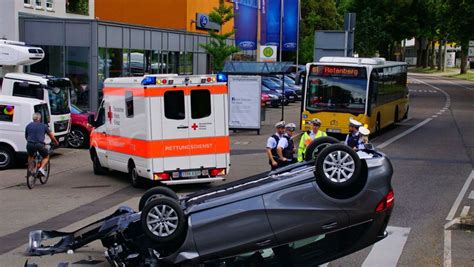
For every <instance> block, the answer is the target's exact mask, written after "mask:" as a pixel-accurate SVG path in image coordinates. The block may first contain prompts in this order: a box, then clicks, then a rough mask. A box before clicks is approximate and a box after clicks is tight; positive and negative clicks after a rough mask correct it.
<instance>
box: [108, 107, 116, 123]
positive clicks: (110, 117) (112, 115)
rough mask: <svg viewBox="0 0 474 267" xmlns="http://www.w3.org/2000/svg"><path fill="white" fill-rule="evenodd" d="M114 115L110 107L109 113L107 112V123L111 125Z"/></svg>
mask: <svg viewBox="0 0 474 267" xmlns="http://www.w3.org/2000/svg"><path fill="white" fill-rule="evenodd" d="M113 117H114V114H113V113H112V106H109V111H108V112H107V118H109V122H110V123H112V118H113Z"/></svg>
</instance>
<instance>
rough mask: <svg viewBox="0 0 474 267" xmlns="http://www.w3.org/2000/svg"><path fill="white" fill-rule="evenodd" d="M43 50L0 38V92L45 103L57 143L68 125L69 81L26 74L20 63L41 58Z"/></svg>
mask: <svg viewBox="0 0 474 267" xmlns="http://www.w3.org/2000/svg"><path fill="white" fill-rule="evenodd" d="M43 58H44V52H43V50H42V49H41V48H40V47H32V46H27V45H25V43H22V42H14V41H8V40H0V66H1V67H0V73H1V76H0V77H2V80H3V82H2V81H0V90H1V92H0V94H1V95H7V96H19V97H27V98H36V99H39V100H43V101H45V102H46V103H47V104H48V108H49V111H50V114H51V118H50V120H51V121H50V122H51V127H50V129H51V131H52V132H53V133H54V135H55V137H56V139H57V140H58V141H59V142H60V143H64V142H66V138H67V135H68V134H69V131H70V129H71V110H70V106H71V100H70V91H71V90H72V84H71V81H70V80H69V79H68V78H56V77H53V76H49V75H43V74H27V73H21V72H10V71H19V70H20V69H19V68H20V66H24V65H31V64H34V63H37V62H39V61H41V60H42V59H43Z"/></svg>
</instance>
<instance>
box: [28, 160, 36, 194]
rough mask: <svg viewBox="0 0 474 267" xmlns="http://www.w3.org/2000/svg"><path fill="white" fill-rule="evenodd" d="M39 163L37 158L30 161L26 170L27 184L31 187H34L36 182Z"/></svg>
mask: <svg viewBox="0 0 474 267" xmlns="http://www.w3.org/2000/svg"><path fill="white" fill-rule="evenodd" d="M37 166H38V164H37V162H36V160H32V161H31V162H29V163H28V170H27V172H26V185H27V186H28V188H29V189H33V187H35V184H36V172H37V171H38V167H37Z"/></svg>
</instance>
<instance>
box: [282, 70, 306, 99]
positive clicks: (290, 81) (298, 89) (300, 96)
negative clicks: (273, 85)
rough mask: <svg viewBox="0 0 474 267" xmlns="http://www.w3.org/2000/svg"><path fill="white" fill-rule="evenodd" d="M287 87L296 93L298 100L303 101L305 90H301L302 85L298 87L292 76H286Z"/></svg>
mask: <svg viewBox="0 0 474 267" xmlns="http://www.w3.org/2000/svg"><path fill="white" fill-rule="evenodd" d="M285 85H287V86H288V87H290V88H291V89H292V90H294V91H295V93H296V99H297V100H302V99H303V90H302V89H301V85H296V83H295V80H294V79H292V78H291V77H290V76H287V75H285Z"/></svg>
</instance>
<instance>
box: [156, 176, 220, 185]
mask: <svg viewBox="0 0 474 267" xmlns="http://www.w3.org/2000/svg"><path fill="white" fill-rule="evenodd" d="M224 180H225V178H224V177H214V178H195V179H180V180H169V181H160V182H161V183H163V184H166V185H180V184H202V183H212V182H220V181H224Z"/></svg>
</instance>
